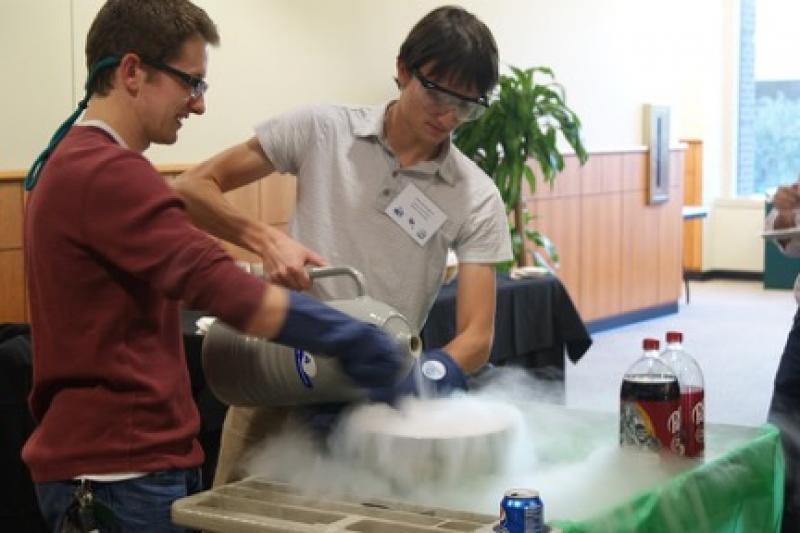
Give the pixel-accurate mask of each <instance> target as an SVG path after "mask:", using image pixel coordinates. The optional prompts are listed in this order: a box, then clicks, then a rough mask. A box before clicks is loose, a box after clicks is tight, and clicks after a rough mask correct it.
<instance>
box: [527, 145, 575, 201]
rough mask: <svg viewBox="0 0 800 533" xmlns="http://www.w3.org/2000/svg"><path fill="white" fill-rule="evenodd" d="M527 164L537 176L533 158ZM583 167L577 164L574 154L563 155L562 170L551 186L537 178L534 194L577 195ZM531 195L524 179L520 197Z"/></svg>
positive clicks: (541, 195)
mask: <svg viewBox="0 0 800 533" xmlns="http://www.w3.org/2000/svg"><path fill="white" fill-rule="evenodd" d="M528 165H530V167H531V168H532V169H533V172H534V173H535V174H536V175H537V176H539V175H541V172H540V171H539V165H538V163H537V162H536V161H534V160H532V159H531V160H529V161H528ZM583 170H584V169H583V168H581V166H580V165H579V164H578V159H577V158H576V157H575V156H574V155H567V156H565V157H564V170H563V171H561V173H560V174H559V175H558V176H557V177H556V180H555V182H554V183H553V187H552V188H551V187H550V186H549V185H548V184H546V183H544V182H543V181H542V180H541V179H538V180H537V185H536V194H535V195H534V196H535V197H536V198H537V199H540V198H541V199H545V198H561V197H564V196H577V195H578V194H580V193H581V183H582V180H581V174H582V173H583ZM530 196H531V191H530V188H529V187H528V182H527V181H524V182H523V184H522V197H523V198H528V197H530Z"/></svg>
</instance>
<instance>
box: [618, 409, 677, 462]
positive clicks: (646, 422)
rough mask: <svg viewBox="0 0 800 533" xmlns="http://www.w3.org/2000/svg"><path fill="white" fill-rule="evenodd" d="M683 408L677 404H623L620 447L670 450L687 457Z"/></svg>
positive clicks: (620, 423)
mask: <svg viewBox="0 0 800 533" xmlns="http://www.w3.org/2000/svg"><path fill="white" fill-rule="evenodd" d="M680 435H681V406H680V402H679V401H678V400H677V399H675V400H662V401H648V400H638V401H625V400H623V401H621V402H620V414H619V443H620V445H621V446H629V447H634V448H641V449H645V450H650V451H659V450H670V451H672V452H674V453H677V454H679V455H683V445H682V444H681V437H680Z"/></svg>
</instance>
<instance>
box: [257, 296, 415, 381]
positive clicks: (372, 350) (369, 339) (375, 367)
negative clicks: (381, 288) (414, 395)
mask: <svg viewBox="0 0 800 533" xmlns="http://www.w3.org/2000/svg"><path fill="white" fill-rule="evenodd" d="M272 341H273V342H277V343H279V344H285V345H287V346H293V347H295V348H301V349H303V350H307V351H309V352H314V353H322V354H327V355H331V356H334V357H336V358H337V359H339V362H340V363H341V365H342V369H343V370H344V372H345V373H346V374H347V375H348V376H350V377H351V378H352V379H353V381H355V382H356V384H357V385H359V386H361V387H364V388H369V389H373V388H375V387H386V386H391V385H393V384H394V383H395V382H396V381H397V375H398V373H399V372H400V369H401V367H402V360H401V358H400V353H399V352H398V349H397V347H396V346H395V344H394V342H392V340H391V339H390V338H389V336H388V335H386V334H385V333H384V332H383V331H381V330H380V329H379V328H378V327H377V326H375V325H373V324H368V323H367V322H362V321H360V320H356V319H355V318H352V317H350V316H348V315H346V314H344V313H342V312H340V311H337V310H336V309H334V308H332V307H330V306H329V305H325V304H324V303H322V302H320V301H319V300H315V299H314V298H311V297H309V296H305V295H303V294H300V293H297V292H294V291H289V309H288V310H287V313H286V321H285V322H284V323H283V327H282V328H281V330H280V332H278V335H276V336H275V337H274V338H273V339H272Z"/></svg>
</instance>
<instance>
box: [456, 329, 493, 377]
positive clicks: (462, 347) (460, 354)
mask: <svg viewBox="0 0 800 533" xmlns="http://www.w3.org/2000/svg"><path fill="white" fill-rule="evenodd" d="M492 333H493V332H488V334H487V332H469V331H465V332H464V333H461V334H459V335H456V337H455V338H454V339H453V340H452V341H450V342H449V343H448V344H447V346H445V347H444V351H446V352H447V353H448V354H449V355H450V357H452V358H453V360H454V361H455V362H456V363H458V366H459V367H461V370H463V371H464V372H465V373H467V374H468V373H470V372H475V371H477V370H480V369H481V368H482V367H483V366H484V365H485V364H486V363H488V362H489V356H490V355H491V351H492V338H493V336H492Z"/></svg>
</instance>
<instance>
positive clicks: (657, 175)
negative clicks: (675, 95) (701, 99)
mask: <svg viewBox="0 0 800 533" xmlns="http://www.w3.org/2000/svg"><path fill="white" fill-rule="evenodd" d="M644 134H645V138H646V143H647V146H648V148H649V158H650V159H649V160H650V165H649V175H648V187H647V203H648V204H651V205H652V204H660V203H664V202H666V201H667V200H669V106H663V105H653V104H645V106H644Z"/></svg>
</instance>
